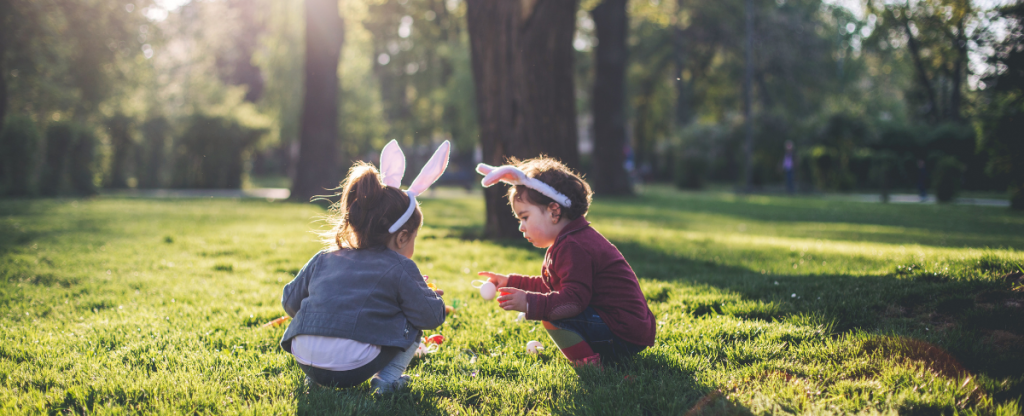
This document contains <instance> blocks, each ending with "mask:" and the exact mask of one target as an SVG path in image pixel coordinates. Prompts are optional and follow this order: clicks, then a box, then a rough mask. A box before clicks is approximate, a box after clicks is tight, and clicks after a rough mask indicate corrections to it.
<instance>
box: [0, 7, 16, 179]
mask: <svg viewBox="0 0 1024 416" xmlns="http://www.w3.org/2000/svg"><path fill="white" fill-rule="evenodd" d="M12 15H13V13H12V10H11V5H10V2H9V1H7V0H0V24H2V25H3V28H0V129H3V127H4V119H5V118H6V117H7V31H8V30H11V27H10V23H11V22H10V17H11V16H12ZM0 176H3V173H2V172H0Z"/></svg>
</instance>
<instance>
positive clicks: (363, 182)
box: [322, 162, 423, 249]
mask: <svg viewBox="0 0 1024 416" xmlns="http://www.w3.org/2000/svg"><path fill="white" fill-rule="evenodd" d="M339 189H340V190H341V192H340V193H337V194H335V195H336V196H341V199H340V200H338V202H336V203H334V204H333V205H331V209H330V214H329V215H328V216H327V223H328V224H330V225H331V230H330V231H328V232H326V233H324V234H322V237H323V240H324V244H325V245H327V246H328V248H330V249H340V248H352V249H363V248H373V247H382V246H386V245H387V244H388V241H389V240H390V239H391V235H392V234H391V233H389V232H388V229H389V228H391V226H392V225H394V224H395V222H396V221H398V218H399V217H401V216H402V214H405V210H407V209H409V195H407V194H406V193H405V192H403V191H402V190H400V189H398V188H395V187H391V186H387V185H385V184H384V182H382V181H381V177H380V173H379V172H378V171H377V168H376V167H374V166H373V165H372V164H370V163H366V162H356V164H355V165H353V166H352V168H351V169H349V171H348V176H347V177H345V180H344V181H343V182H342V183H341V186H339V187H338V188H335V190H339ZM422 221H423V216H422V214H421V213H420V209H419V207H417V208H416V210H415V211H413V213H412V217H410V218H409V220H408V221H406V222H405V224H403V225H402V228H399V229H398V231H395V232H396V233H399V232H401V231H402V230H406V231H409V232H410V233H412V232H415V231H416V230H418V229H419V228H420V224H421V223H422Z"/></svg>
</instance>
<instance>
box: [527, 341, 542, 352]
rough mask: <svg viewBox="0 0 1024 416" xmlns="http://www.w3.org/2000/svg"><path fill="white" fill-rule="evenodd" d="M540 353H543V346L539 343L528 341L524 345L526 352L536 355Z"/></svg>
mask: <svg viewBox="0 0 1024 416" xmlns="http://www.w3.org/2000/svg"><path fill="white" fill-rule="evenodd" d="M541 351H544V344H541V343H540V341H530V342H527V343H526V352H528V353H530V354H536V353H539V352H541Z"/></svg>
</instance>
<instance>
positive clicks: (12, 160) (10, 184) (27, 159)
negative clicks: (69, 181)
mask: <svg viewBox="0 0 1024 416" xmlns="http://www.w3.org/2000/svg"><path fill="white" fill-rule="evenodd" d="M38 149H39V130H38V129H36V123H35V122H33V121H32V119H31V118H29V117H28V116H11V117H8V118H7V121H6V122H5V123H4V126H3V131H0V159H2V160H3V161H2V163H0V165H2V166H3V176H2V177H3V185H2V189H3V193H4V194H6V195H12V196H23V195H31V194H32V193H33V192H32V191H33V189H32V172H33V171H34V170H35V165H36V158H37V152H38Z"/></svg>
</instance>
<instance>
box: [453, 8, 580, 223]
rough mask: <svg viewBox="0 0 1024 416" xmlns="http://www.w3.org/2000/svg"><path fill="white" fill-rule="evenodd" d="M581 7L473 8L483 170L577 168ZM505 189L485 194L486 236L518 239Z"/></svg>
mask: <svg viewBox="0 0 1024 416" xmlns="http://www.w3.org/2000/svg"><path fill="white" fill-rule="evenodd" d="M577 3H578V2H577V0H520V1H512V0H503V1H493V0H468V1H467V2H466V6H467V9H466V15H467V16H466V21H467V26H468V29H469V35H470V36H469V38H470V48H471V49H470V50H471V52H472V65H473V78H474V83H475V85H476V97H477V116H478V119H479V122H480V123H479V124H480V145H481V148H482V150H483V159H484V162H485V163H487V164H491V165H501V164H503V163H504V162H505V158H507V157H517V158H532V157H536V156H539V155H541V154H547V155H548V156H551V157H554V158H557V159H560V160H561V161H562V162H564V163H565V164H566V165H568V166H569V167H571V168H574V169H578V168H579V149H578V148H577V146H578V144H577V140H578V139H577V130H576V102H575V98H574V91H573V59H572V54H573V50H572V38H573V33H574V31H575V27H576V9H577V7H578V4H577ZM504 194H505V187H504V185H501V186H494V187H491V188H488V189H486V190H485V191H484V195H485V200H486V203H487V225H486V229H485V234H486V236H487V237H489V238H513V237H517V236H519V231H518V224H517V223H516V220H515V217H513V216H512V213H511V210H510V209H509V208H508V201H506V200H505V198H504Z"/></svg>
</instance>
